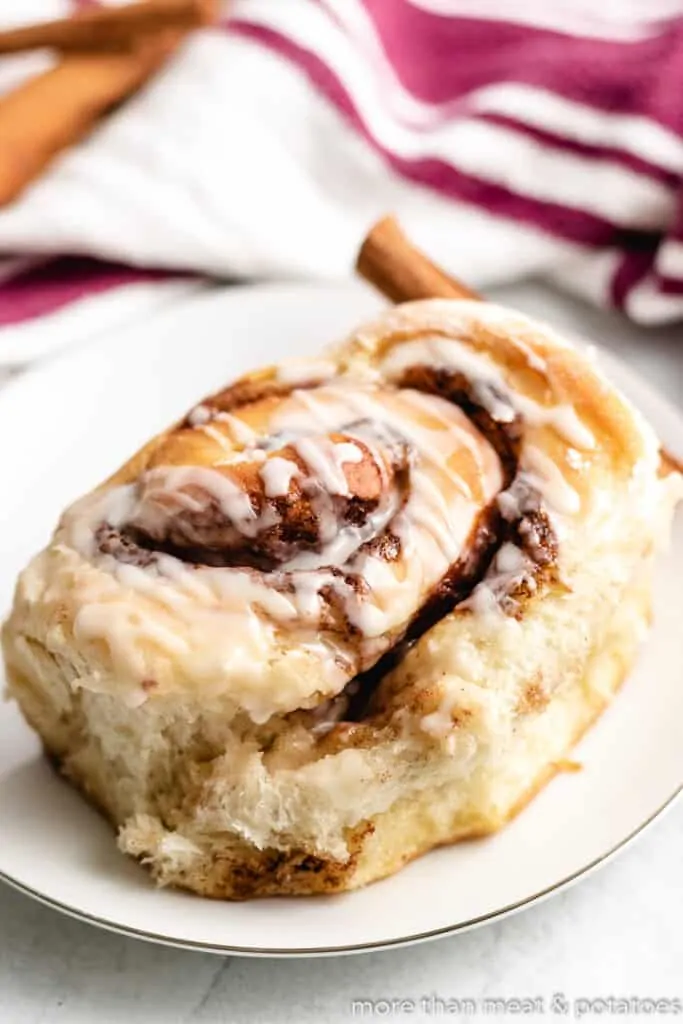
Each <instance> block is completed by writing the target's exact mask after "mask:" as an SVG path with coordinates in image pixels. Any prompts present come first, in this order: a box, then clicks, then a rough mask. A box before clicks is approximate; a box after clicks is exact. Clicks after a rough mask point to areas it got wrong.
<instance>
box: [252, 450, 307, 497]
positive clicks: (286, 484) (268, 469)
mask: <svg viewBox="0 0 683 1024" xmlns="http://www.w3.org/2000/svg"><path fill="white" fill-rule="evenodd" d="M260 472H261V479H262V480H263V487H264V490H265V493H266V496H267V497H268V498H281V497H283V496H284V495H285V494H288V493H289V488H290V487H291V485H292V480H293V479H294V478H295V477H296V476H298V474H299V473H300V469H299V467H298V466H297V464H296V462H292V460H291V459H283V458H280V456H279V455H275V456H273V458H272V459H266V460H265V461H264V463H263V465H262V466H261V471H260Z"/></svg>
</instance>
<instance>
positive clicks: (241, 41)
mask: <svg viewBox="0 0 683 1024" xmlns="http://www.w3.org/2000/svg"><path fill="white" fill-rule="evenodd" d="M67 18H68V19H70V20H69V21H68V22H66V23H65V22H64V21H63V20H60V19H67ZM0 30H2V32H1V34H0V367H4V368H5V369H6V370H7V369H8V368H10V367H17V366H23V365H26V364H28V363H29V362H31V361H33V360H34V359H35V358H39V357H42V356H44V355H47V354H50V353H52V352H54V351H56V350H57V349H58V348H60V347H63V346H64V345H67V344H75V343H79V342H84V341H87V340H89V339H91V338H93V337H95V336H99V335H101V334H102V333H103V332H107V331H110V330H113V329H117V328H118V327H120V326H121V325H125V324H126V323H129V322H132V321H139V319H140V317H142V316H144V315H145V313H146V312H147V311H150V310H152V309H156V308H158V307H159V306H160V305H164V306H168V305H169V304H172V303H174V302H180V301H183V300H184V299H185V298H186V297H187V296H188V294H192V293H193V292H194V291H196V290H197V289H202V288H205V287H210V286H211V285H212V284H213V283H215V282H225V281H231V282H235V281H238V280H250V281H253V280H265V279H283V278H286V279H298V280H300V279H307V280H310V279H327V280H329V279H339V278H343V277H345V276H348V275H349V274H350V273H351V272H352V267H353V262H354V258H355V254H356V251H357V248H358V246H359V244H360V241H361V240H362V238H363V236H364V234H365V233H366V231H367V230H368V228H369V226H370V224H371V223H372V222H373V221H374V220H376V219H377V218H378V217H380V216H381V215H382V214H384V213H386V212H393V213H395V214H397V215H398V217H399V219H400V220H401V221H402V223H403V225H404V227H405V228H406V230H407V232H408V233H409V235H410V236H411V237H412V238H413V239H414V240H415V241H416V242H417V243H418V244H419V245H420V246H422V247H423V248H424V249H426V250H427V251H428V252H429V253H430V255H431V256H432V257H433V258H434V259H436V260H437V261H439V262H440V263H442V264H443V265H444V266H445V267H446V268H447V269H448V270H449V271H450V272H452V273H454V274H456V275H457V276H458V277H460V278H462V279H463V280H465V281H467V282H468V283H469V284H472V285H474V286H475V287H477V288H481V289H491V288H493V287H495V286H500V285H508V284H510V283H511V282H517V281H519V280H520V279H522V278H528V277H530V276H533V277H534V278H536V279H537V278H539V277H540V278H542V279H544V280H545V281H546V282H549V283H551V284H552V285H553V286H554V287H556V288H560V289H562V290H564V291H565V292H566V293H567V294H573V295H578V296H580V297H581V299H582V300H584V301H585V302H587V303H589V304H592V305H593V306H594V307H596V308H603V309H614V310H618V311H620V312H621V313H623V314H625V316H626V317H627V318H629V319H630V320H632V321H634V322H636V323H638V324H642V325H656V324H667V323H675V322H676V320H677V319H678V318H680V317H681V315H683V213H682V208H681V189H680V180H681V174H682V171H683V100H682V99H681V97H682V96H683V0H648V2H647V3H645V2H642V0H612V2H610V3H601V4H596V3H594V2H593V0H556V2H553V3H547V2H546V0H525V2H524V3H522V4H520V3H516V4H513V3H510V2H509V0H232V2H231V3H225V4H221V3H220V2H218V0H149V2H147V3H135V4H128V5H109V6H108V7H107V8H106V10H105V9H104V8H102V7H101V6H100V5H97V4H93V3H91V2H85V0H80V2H77V0H4V3H3V4H2V10H1V11H0Z"/></svg>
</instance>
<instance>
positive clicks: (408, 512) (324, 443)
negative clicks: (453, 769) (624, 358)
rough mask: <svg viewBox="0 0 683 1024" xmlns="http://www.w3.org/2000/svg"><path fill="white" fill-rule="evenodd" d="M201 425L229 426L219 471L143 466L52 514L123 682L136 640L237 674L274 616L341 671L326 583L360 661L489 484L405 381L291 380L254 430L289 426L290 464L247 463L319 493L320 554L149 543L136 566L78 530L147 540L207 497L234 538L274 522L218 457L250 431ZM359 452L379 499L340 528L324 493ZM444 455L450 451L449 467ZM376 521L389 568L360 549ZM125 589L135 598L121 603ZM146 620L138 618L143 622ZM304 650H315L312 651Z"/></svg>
mask: <svg viewBox="0 0 683 1024" xmlns="http://www.w3.org/2000/svg"><path fill="white" fill-rule="evenodd" d="M201 418H202V417H201V416H200V419H201ZM212 423H213V424H215V425H216V427H217V429H219V430H224V431H225V433H226V434H227V435H232V436H233V438H234V440H235V444H244V443H246V444H247V447H246V448H241V449H239V450H237V451H235V452H234V453H233V455H232V456H231V455H230V453H229V450H228V451H226V457H225V459H222V460H221V466H222V471H218V470H216V469H212V468H209V467H201V466H160V467H156V468H154V469H152V470H150V471H149V472H148V473H146V474H145V475H144V476H143V477H142V478H141V480H140V481H139V482H138V484H137V485H127V486H125V487H120V488H115V489H112V490H110V491H103V492H98V493H97V494H95V495H91V496H90V497H89V498H88V499H85V500H84V502H83V503H79V505H78V506H74V508H72V510H71V511H70V513H68V514H67V516H66V517H65V523H64V531H65V534H64V535H65V540H66V543H68V544H69V545H70V546H72V547H75V548H76V549H77V550H79V551H80V552H81V553H82V554H83V555H85V557H87V558H88V559H90V560H91V561H92V562H93V565H94V568H95V569H96V570H97V572H96V573H95V575H94V576H93V581H92V586H93V592H92V594H91V595H90V598H89V600H88V605H89V606H90V608H91V610H90V611H88V612H87V613H86V614H85V615H84V616H83V618H82V620H81V622H80V627H79V628H81V629H82V630H83V631H84V633H83V635H84V636H85V634H86V633H87V635H88V637H89V638H90V639H91V640H93V641H97V640H99V641H102V642H105V643H106V644H107V645H108V646H109V648H110V650H111V651H112V656H115V657H116V658H117V659H118V660H119V661H121V662H122V661H123V660H124V653H125V652H126V651H127V652H128V655H129V658H128V662H127V666H126V671H127V672H128V674H129V675H130V676H131V677H132V678H137V679H138V682H139V680H140V679H141V678H144V676H143V675H141V673H143V672H145V671H146V670H147V659H148V657H149V648H150V647H152V648H154V649H155V650H157V651H165V652H166V655H167V656H168V657H169V658H173V659H176V660H178V659H179V660H180V661H181V662H182V661H183V659H184V658H187V659H188V663H189V661H190V660H191V672H192V674H193V675H194V676H196V677H200V678H204V677H206V678H207V679H210V678H218V677H219V676H221V674H224V673H225V672H226V671H229V672H230V674H231V675H235V676H237V675H238V674H239V675H240V679H249V678H251V675H253V673H254V672H256V671H257V666H262V665H263V664H264V662H265V663H268V659H269V657H270V656H271V654H269V652H272V644H273V643H274V640H273V637H274V635H275V633H274V631H275V630H277V628H279V627H280V626H284V625H287V627H288V628H291V627H295V628H297V629H299V630H301V629H303V628H304V627H305V628H306V629H307V630H308V631H309V632H310V631H312V630H315V631H316V635H317V643H318V644H319V645H321V646H322V649H323V650H329V652H330V653H329V663H327V664H326V666H325V668H324V670H323V671H322V672H321V677H322V679H323V681H324V682H325V681H329V680H339V678H344V675H345V673H346V674H348V673H349V672H351V673H352V672H353V671H354V670H355V668H354V666H355V665H357V662H356V661H354V660H353V659H352V660H351V661H350V662H349V663H348V666H347V667H346V668H344V669H340V668H339V665H338V664H337V663H336V662H335V661H334V659H335V657H337V658H338V657H339V654H338V652H336V654H335V653H334V652H333V651H332V647H331V646H330V644H331V643H332V640H330V641H328V639H327V637H326V635H325V633H324V632H323V633H319V632H318V631H319V629H320V624H321V621H324V617H325V615H327V614H328V612H327V611H326V609H327V606H328V601H329V594H330V593H331V594H333V595H334V601H335V604H338V605H339V606H340V608H341V610H342V611H343V614H344V616H345V617H346V618H347V619H348V621H349V622H350V623H351V624H352V626H354V627H355V628H356V629H357V630H358V632H359V634H360V635H359V637H358V638H357V639H356V641H355V645H356V648H357V656H359V657H360V663H361V664H364V663H365V661H364V659H366V658H372V660H374V659H375V658H376V657H378V656H379V655H380V654H381V653H382V651H383V650H385V649H387V647H389V646H391V643H392V635H393V634H394V633H395V632H396V631H400V630H401V629H402V628H403V627H404V625H405V623H406V622H408V621H409V619H410V618H411V616H412V615H413V613H414V611H415V609H416V608H417V607H419V606H420V604H421V603H422V601H423V600H424V596H425V595H426V594H427V593H429V591H430V590H431V589H432V588H433V587H434V586H435V584H436V583H437V582H438V581H439V580H440V579H441V578H442V576H443V575H444V573H445V572H446V571H447V569H448V568H449V566H450V565H451V564H452V562H453V561H455V560H457V558H458V556H459V553H460V551H461V549H462V545H463V544H464V543H465V542H466V540H467V538H468V536H469V535H470V533H471V530H472V528H473V525H474V522H475V520H476V517H477V515H478V513H479V510H480V508H481V506H482V504H485V503H486V502H487V501H490V500H492V498H493V497H494V496H495V494H496V492H497V491H498V490H499V489H500V487H501V483H502V480H501V472H500V466H499V462H498V458H497V456H496V454H495V452H494V450H493V449H492V448H491V447H490V445H488V443H487V442H486V441H484V439H483V438H481V437H480V436H479V435H478V434H477V433H476V431H475V430H474V429H473V427H472V426H471V424H470V423H469V421H468V420H467V418H466V417H465V416H464V414H463V413H462V412H461V411H460V410H459V409H457V408H456V407H454V406H453V405H452V404H451V403H449V402H447V401H445V400H443V399H441V398H438V397H436V396H425V395H422V394H418V393H417V392H414V391H410V390H403V391H400V390H399V391H396V390H394V389H381V388H378V387H377V386H376V385H374V384H372V383H367V384H365V385H362V386H360V387H359V386H358V384H357V383H355V384H354V383H353V382H349V381H339V382H335V383H333V384H329V385H321V386H320V387H319V388H317V389H316V390H315V392H312V391H303V390H299V391H296V390H295V391H293V392H292V393H291V394H290V395H288V396H284V397H283V398H282V399H281V400H280V401H279V403H278V406H277V408H276V410H275V411H274V413H273V414H272V416H271V419H270V422H269V427H268V429H269V432H270V434H271V435H272V436H274V437H277V438H278V443H279V445H280V446H282V444H283V443H284V442H283V440H282V439H283V438H285V437H290V438H291V439H292V440H291V441H290V442H287V443H291V444H292V446H293V448H294V450H295V451H296V452H297V458H298V460H300V463H299V465H298V466H297V463H296V462H294V461H293V460H292V459H286V458H282V457H280V456H276V455H273V456H272V457H270V458H266V459H265V461H263V462H262V463H261V464H260V466H259V473H260V475H261V479H262V480H263V484H264V490H265V492H266V494H267V496H269V497H278V496H283V495H286V494H287V493H288V490H289V487H290V484H291V481H292V479H294V477H296V476H297V474H299V473H301V475H302V478H304V479H306V477H307V476H308V475H310V477H312V478H314V479H315V480H316V482H317V484H318V485H319V487H320V491H319V493H318V492H314V493H313V494H312V496H311V497H310V500H311V501H312V502H313V505H314V511H315V513H316V516H317V517H318V521H319V530H320V536H321V538H322V541H323V543H322V549H321V550H320V551H311V552H308V551H300V552H298V553H297V555H296V556H295V557H294V558H292V559H291V560H290V562H289V563H285V564H284V565H283V566H281V568H280V570H279V571H277V572H271V573H266V574H261V573H258V572H256V571H253V570H251V571H250V570H241V569H236V568H218V567H211V566H194V565H188V564H185V563H183V562H181V561H180V560H178V559H177V558H174V557H173V556H171V555H168V554H157V555H156V556H155V557H154V561H153V562H152V563H151V564H149V565H144V566H142V567H140V566H134V565H128V564H125V562H122V561H117V559H116V558H115V557H114V556H113V555H109V554H103V553H102V552H100V551H99V550H97V548H96V545H95V543H94V540H93V534H94V532H95V531H96V530H97V528H98V527H99V526H100V524H102V523H103V522H105V523H109V524H110V525H111V526H112V527H117V526H118V527H121V526H123V525H125V523H126V522H128V521H135V522H136V525H137V526H138V527H139V528H146V529H148V531H149V532H150V533H152V535H153V530H152V529H150V528H153V527H154V526H155V525H156V526H158V525H160V522H161V519H162V518H163V517H167V518H168V517H169V516H173V515H175V514H177V512H178V511H179V510H181V509H187V510H188V511H193V510H199V511H201V510H202V509H203V508H204V507H206V504H207V502H208V501H211V502H212V503H215V504H216V505H217V506H218V507H219V508H220V510H221V513H222V515H223V516H224V517H225V519H226V520H227V522H228V523H230V524H232V526H234V528H235V529H236V530H238V531H239V533H241V534H243V535H244V536H245V537H255V536H257V535H258V534H259V533H260V532H261V531H262V530H264V529H265V528H267V526H268V525H269V523H271V522H273V521H277V513H275V512H274V511H273V510H272V509H271V508H270V506H269V505H266V508H265V511H264V512H263V513H262V514H257V512H256V511H255V510H254V507H252V503H251V501H250V499H249V496H248V495H247V494H246V493H245V492H244V491H243V490H242V489H241V487H240V485H239V482H238V480H236V479H233V478H231V476H230V474H229V465H230V462H231V461H235V462H237V461H239V460H246V459H252V457H253V461H255V459H256V451H257V449H256V448H255V447H254V446H255V445H256V444H257V443H258V441H259V438H258V437H257V436H256V435H255V433H254V431H252V430H251V428H248V427H246V425H245V424H243V423H242V421H241V420H239V418H238V417H235V416H232V415H230V414H222V413H218V414H217V415H216V416H215V417H214V419H213V421H212ZM373 424H379V425H380V426H379V429H376V428H375V427H374V426H373ZM205 426H206V425H205V424H200V426H199V427H198V429H202V428H205ZM302 433H303V434H304V436H301V435H302ZM318 433H322V434H323V436H322V437H320V436H317V435H318ZM330 433H341V434H344V435H345V437H346V438H347V439H348V440H343V441H341V440H340V441H337V442H334V441H332V439H331V438H330V437H329V436H327V435H329V434H330ZM356 437H357V438H358V440H357V441H356V440H355V438H356ZM397 444H401V445H403V446H404V447H405V446H409V448H410V452H411V457H410V460H409V461H408V463H407V466H408V468H407V470H406V472H407V473H408V474H409V475H410V477H411V480H410V484H409V486H408V490H407V491H406V497H405V499H404V498H403V497H402V495H401V493H400V492H399V489H398V487H397V485H396V484H395V483H394V482H388V480H389V478H388V477H387V466H388V465H389V464H391V462H392V459H393V455H392V454H391V453H392V449H393V446H395V445H397ZM227 447H228V449H229V445H228V446H227ZM406 450H407V449H406ZM367 451H369V452H370V453H371V456H372V458H373V460H374V462H375V465H376V466H377V467H378V469H379V470H380V472H381V473H382V474H383V477H384V479H385V482H386V483H387V486H386V487H385V490H384V495H385V497H384V499H382V500H381V501H380V503H379V506H378V508H377V509H376V510H375V511H374V512H373V513H372V514H371V515H368V516H367V518H366V519H365V521H364V522H363V524H362V525H360V526H354V525H344V526H342V527H341V528H340V527H339V522H338V519H337V517H336V515H335V514H334V511H333V504H332V502H333V499H334V497H335V496H336V495H341V496H344V495H348V493H349V486H348V482H347V480H346V475H345V472H344V467H345V466H346V465H348V464H350V465H353V464H355V463H359V462H361V461H362V460H363V458H364V453H365V452H367ZM456 452H460V453H462V454H461V456H459V457H458V458H457V459H456V460H455V461H454V462H453V461H452V457H453V455H454V453H456ZM304 465H305V466H306V468H307V471H308V473H306V472H305V471H304V470H303V468H302V467H303V466H304ZM475 481H476V484H475ZM269 517H273V518H272V519H269ZM162 525H163V524H162ZM389 526H391V530H392V532H394V533H396V534H397V536H398V537H399V540H400V544H401V558H400V561H399V562H398V563H396V564H394V563H391V562H387V561H385V560H384V559H383V558H382V556H381V555H380V554H379V553H374V552H373V551H372V549H369V550H363V545H364V544H365V543H366V542H367V541H368V540H370V539H372V538H373V537H377V536H381V535H383V533H384V532H385V531H386V529H387V528H388V527H389ZM333 569H334V570H335V571H331V570H333ZM340 570H341V571H340ZM355 576H360V577H361V578H362V579H363V580H364V587H363V588H361V589H360V590H359V591H357V589H356V587H355V586H354V585H353V578H354V577H355ZM95 580H97V585H95V582H94V581H95ZM131 594H135V595H136V600H135V602H134V603H133V604H132V605H131V599H130V595H131ZM131 606H132V607H134V608H137V609H138V613H137V618H136V620H135V621H132V620H131V618H130V611H131ZM217 612H220V615H217V614H216V613H217ZM151 620H153V622H154V628H153V629H152V628H148V627H147V623H148V622H150V621H151ZM332 639H334V634H332ZM337 642H338V641H335V643H337ZM181 648H182V651H184V652H185V653H184V654H183V653H181ZM302 656H303V655H302ZM312 656H313V655H311V657H312ZM315 656H316V658H319V657H320V649H317V652H316V655H315ZM258 670H259V671H260V669H258ZM188 671H189V669H188ZM122 672H123V665H122ZM340 673H341V675H340ZM264 699H265V698H264ZM250 713H252V714H253V715H259V714H261V713H263V711H262V706H261V705H260V704H258V702H255V703H254V704H253V706H251V708H250Z"/></svg>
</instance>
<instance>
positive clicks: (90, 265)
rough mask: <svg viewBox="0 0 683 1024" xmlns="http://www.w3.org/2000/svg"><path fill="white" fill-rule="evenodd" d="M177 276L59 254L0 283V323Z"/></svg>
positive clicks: (15, 320)
mask: <svg viewBox="0 0 683 1024" xmlns="http://www.w3.org/2000/svg"><path fill="white" fill-rule="evenodd" d="M174 276H177V275H172V274H168V273H166V272H164V271H156V270H136V269H133V268H131V267H125V266H123V265H121V264H118V263H105V262H100V261H99V260H94V259H89V258H88V257H81V256H60V257H57V258H56V259H49V260H47V261H46V262H45V263H41V264H39V265H38V266H33V267H31V268H30V269H29V270H26V271H24V272H23V273H22V272H20V273H18V274H17V275H16V276H14V277H10V278H8V279H7V280H5V281H3V282H2V284H0V326H3V327H6V326H8V325H9V324H18V323H22V322H23V321H25V320H33V319H34V318H35V317H40V316H47V315H48V314H50V313H54V312H56V311H57V310H58V309H61V308H62V307H63V306H67V305H69V304H70V303H72V302H75V301H77V300H79V299H85V298H88V297H89V296H91V295H99V294H101V293H102V292H107V291H111V290H112V289H115V288H120V287H121V286H122V285H127V284H135V283H138V282H141V281H162V280H167V279H168V278H169V277H174Z"/></svg>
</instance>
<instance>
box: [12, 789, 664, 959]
mask: <svg viewBox="0 0 683 1024" xmlns="http://www.w3.org/2000/svg"><path fill="white" fill-rule="evenodd" d="M681 795H683V782H681V783H680V785H679V786H678V787H677V788H676V789H675V790H674V792H673V793H672V794H671V795H670V796H669V797H667V799H666V800H665V801H664V803H663V804H662V805H661V806H660V807H658V808H657V809H656V810H655V811H653V813H652V814H651V815H650V816H649V817H648V818H646V819H645V821H643V822H641V824H640V825H638V827H637V828H635V829H634V830H633V831H632V832H630V833H629V834H628V835H627V836H625V837H624V838H623V839H622V840H620V842H618V843H617V844H616V845H615V846H613V847H611V848H610V849H609V850H607V851H606V852H605V853H603V854H601V855H600V856H599V857H596V858H594V859H593V860H592V861H590V862H589V863H588V864H585V865H584V866H583V867H581V868H578V869H577V870H576V871H573V872H572V873H571V874H570V875H567V876H566V878H563V879H561V880H560V881H559V882H556V883H555V884H554V885H550V886H547V887H546V888H545V889H541V890H540V891H539V892H536V893H533V894H532V895H531V896H526V897H525V898H524V899H522V900H518V901H517V902H515V903H510V904H508V905H506V906H504V907H500V908H499V909H497V910H494V911H492V912H491V913H489V914H482V915H480V916H478V917H473V918H470V919H469V920H467V921H460V922H459V923H458V924H455V925H445V926H444V927H442V928H433V929H430V930H428V931H425V932H417V933H416V934H414V935H402V936H400V937H399V938H396V939H387V940H386V941H379V942H358V943H352V944H350V945H342V946H303V947H299V948H296V949H295V948H293V947H289V948H282V947H268V946H264V947H256V946H232V945H224V944H222V943H204V942H198V941H196V940H193V939H174V938H169V936H168V935H159V934H158V933H157V932H152V931H147V930H146V929H141V928H134V927H130V926H127V925H123V924H115V923H113V922H111V921H107V920H105V919H104V918H100V917H97V916H96V915H95V914H90V913H88V912H87V911H83V910H78V909H76V908H75V907H71V906H69V905H68V904H67V903H62V902H61V901H60V900H56V899H53V898H52V897H50V896H46V895H45V894H44V893H41V892H39V891H38V890H37V889H33V888H32V887H31V886H29V885H26V884H25V883H24V882H20V881H18V880H17V879H15V878H12V877H11V876H10V875H7V874H6V873H5V872H4V871H2V870H0V881H1V882H3V883H5V884H7V885H9V886H10V888H12V889H14V890H15V891H17V892H21V893H23V894H24V895H25V896H28V897H29V898H30V899H33V900H35V901H36V902H37V903H41V904H43V906H46V907H49V908H50V909H51V910H56V911H58V912H59V913H62V914H65V915H66V916H67V917H71V918H73V919H74V920H76V921H82V922H83V923H84V924H89V925H92V926H93V927H95V928H100V929H101V930H103V931H107V932H112V933H114V934H115V935H124V936H126V937H127V938H131V939H138V940H140V941H142V942H149V943H152V944H154V945H159V946H168V947H170V948H172V949H187V950H190V951H191V952H195V953H211V954H213V955H214V956H238V957H244V958H252V959H264V960H265V959H274V960H275V959H276V960H294V959H297V958H299V957H300V958H303V959H315V958H316V957H332V956H353V955H359V954H362V953H379V952H383V951H387V950H390V949H400V948H401V947H404V946H416V945H418V944H421V943H425V942H434V941H436V940H437V939H445V938H448V937H449V936H452V935H459V934H462V933H464V932H468V931H473V930H474V929H475V928H481V927H483V926H484V925H486V924H491V923H492V922H493V921H500V920H502V919H503V918H506V917H512V916H513V915H514V914H518V913H520V912H522V911H524V910H526V909H528V908H529V907H531V906H532V905H534V904H537V903H542V902H543V901H544V900H546V899H550V898H551V897H552V896H555V895H557V894H558V893H559V892H562V891H564V890H565V889H569V888H571V886H572V885H574V884H575V883H576V882H578V881H580V880H581V879H582V878H587V877H588V876H589V875H592V874H593V873H595V872H596V871H599V870H600V868H602V867H605V865H606V864H607V863H608V862H609V861H611V860H612V859H613V858H614V857H616V856H617V855H618V854H619V853H621V852H622V851H623V850H624V849H626V847H627V846H630V845H631V843H633V842H634V841H635V840H636V839H637V838H638V837H639V836H641V835H642V834H643V833H644V832H645V831H646V830H647V829H649V828H650V827H651V826H652V825H654V824H655V822H656V821H658V820H661V818H662V817H663V816H664V814H666V813H668V812H669V811H670V810H671V809H672V808H673V807H674V806H675V804H676V803H677V802H678V800H679V798H680V797H681ZM342 895H343V894H342ZM194 898H196V899H202V898H203V897H201V896H196V897H194ZM309 898H311V899H315V897H314V896H312V897H309Z"/></svg>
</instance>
